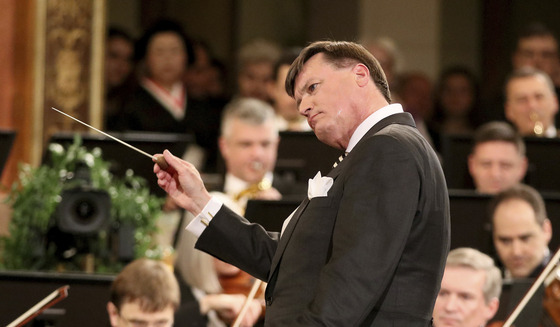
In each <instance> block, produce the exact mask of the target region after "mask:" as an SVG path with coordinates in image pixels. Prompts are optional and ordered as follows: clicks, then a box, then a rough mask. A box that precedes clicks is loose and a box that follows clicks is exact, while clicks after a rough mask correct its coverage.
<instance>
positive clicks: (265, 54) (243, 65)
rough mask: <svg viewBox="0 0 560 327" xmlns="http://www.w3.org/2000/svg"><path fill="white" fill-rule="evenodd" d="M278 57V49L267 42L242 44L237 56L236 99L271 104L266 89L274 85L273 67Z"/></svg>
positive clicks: (261, 40)
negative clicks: (250, 99)
mask: <svg viewBox="0 0 560 327" xmlns="http://www.w3.org/2000/svg"><path fill="white" fill-rule="evenodd" d="M279 57H280V48H279V47H278V45H277V44H276V43H274V42H271V41H269V40H264V39H255V40H252V41H250V42H248V43H246V44H244V45H243V46H242V47H241V49H240V50H239V53H238V56H237V71H238V73H237V88H238V90H237V97H249V98H256V99H259V100H262V101H266V102H268V103H271V101H272V99H271V97H270V94H269V93H268V88H269V84H273V83H274V80H273V74H274V72H273V71H274V65H275V64H276V61H277V60H278V58H279Z"/></svg>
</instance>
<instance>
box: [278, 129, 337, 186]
mask: <svg viewBox="0 0 560 327" xmlns="http://www.w3.org/2000/svg"><path fill="white" fill-rule="evenodd" d="M341 154H342V150H338V149H335V148H332V147H330V146H328V145H326V144H325V143H323V142H321V141H319V140H318V139H317V137H316V136H315V134H314V133H313V132H293V131H282V132H280V143H279V144H278V156H277V159H276V167H275V168H274V171H275V173H277V174H278V175H282V176H287V175H288V176H290V177H291V178H292V179H293V180H294V181H297V182H305V183H306V182H307V180H308V179H309V178H313V176H315V174H317V172H318V171H321V175H323V176H325V175H327V174H328V173H329V171H330V170H331V169H332V164H333V162H335V161H336V159H337V158H338V157H339V156H340V155H341Z"/></svg>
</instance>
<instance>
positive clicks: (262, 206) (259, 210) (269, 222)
mask: <svg viewBox="0 0 560 327" xmlns="http://www.w3.org/2000/svg"><path fill="white" fill-rule="evenodd" d="M300 203H301V201H297V200H249V201H247V207H246V209H245V218H247V220H249V221H250V222H252V223H256V224H259V225H261V226H263V227H264V229H265V230H267V231H270V232H280V231H281V230H282V224H283V223H284V220H286V218H288V216H289V215H290V214H291V213H292V212H293V211H294V210H296V208H297V207H298V205H299V204H300Z"/></svg>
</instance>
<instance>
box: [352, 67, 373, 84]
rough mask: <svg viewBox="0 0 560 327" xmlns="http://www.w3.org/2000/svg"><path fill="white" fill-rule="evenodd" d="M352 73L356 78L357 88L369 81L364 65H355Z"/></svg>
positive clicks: (367, 70)
mask: <svg viewBox="0 0 560 327" xmlns="http://www.w3.org/2000/svg"><path fill="white" fill-rule="evenodd" d="M352 72H353V73H354V76H356V83H358V85H359V86H365V85H367V84H368V83H369V82H370V81H371V79H370V76H369V69H368V68H367V67H366V65H364V64H357V65H355V66H354V68H353V69H352Z"/></svg>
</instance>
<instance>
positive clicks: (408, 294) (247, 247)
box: [154, 41, 449, 327]
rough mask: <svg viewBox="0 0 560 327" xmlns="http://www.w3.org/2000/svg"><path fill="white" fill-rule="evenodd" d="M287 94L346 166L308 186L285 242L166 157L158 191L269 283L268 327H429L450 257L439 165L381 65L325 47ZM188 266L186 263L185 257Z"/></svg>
mask: <svg viewBox="0 0 560 327" xmlns="http://www.w3.org/2000/svg"><path fill="white" fill-rule="evenodd" d="M286 90H287V92H288V93H289V94H290V95H291V96H293V97H294V98H295V99H296V101H297V104H298V109H299V111H300V113H301V114H302V115H304V116H306V117H307V120H308V122H309V124H310V126H311V127H312V128H313V130H314V132H315V134H316V135H317V137H318V138H319V140H321V141H322V142H324V143H326V144H328V145H331V146H333V147H336V148H339V149H341V150H343V151H344V152H347V153H348V155H347V156H346V157H345V158H344V160H342V161H341V163H340V164H338V165H336V167H335V168H334V169H333V170H332V171H331V172H330V173H329V174H328V175H327V176H325V177H320V176H317V177H316V178H315V179H314V180H313V181H311V182H310V186H311V187H310V189H309V194H308V197H309V198H308V199H306V200H304V201H303V202H302V204H301V205H300V206H299V208H298V209H297V210H296V211H295V212H294V213H293V214H292V215H291V216H290V217H288V219H287V220H286V222H285V223H284V228H283V231H282V234H281V235H279V234H278V233H266V232H265V231H264V230H263V228H262V227H261V226H259V225H254V224H249V223H248V222H247V221H246V220H245V219H244V218H241V217H239V216H238V215H236V214H234V213H233V212H232V211H231V210H229V209H228V208H227V207H225V206H222V205H221V203H219V202H217V201H216V200H215V199H213V198H212V197H211V196H210V195H209V193H208V192H207V191H206V190H205V189H204V187H203V184H202V181H201V179H200V177H199V175H198V172H197V171H196V170H195V169H194V167H193V166H192V165H190V164H189V163H187V162H185V161H182V160H180V159H178V158H177V157H175V156H173V155H171V153H169V152H168V151H165V152H164V157H165V159H166V160H167V162H168V164H169V165H170V168H168V169H167V170H166V171H164V170H161V169H160V168H159V166H154V171H155V173H156V174H157V176H158V183H159V185H160V186H161V187H162V188H164V189H165V190H166V191H167V192H168V193H169V195H170V196H171V197H173V198H174V199H175V201H177V203H178V204H179V205H181V206H182V207H184V208H185V209H187V210H189V211H190V212H192V213H193V214H195V215H196V218H195V219H194V220H193V222H192V223H191V224H190V225H189V226H188V229H189V230H190V231H192V232H193V233H195V234H197V235H200V236H199V239H198V241H197V244H196V247H197V248H199V249H202V250H204V251H206V252H208V253H211V254H213V255H215V256H217V257H218V258H220V259H222V260H224V261H226V262H229V263H232V264H234V265H236V266H238V267H239V268H241V269H243V270H245V271H247V272H249V273H251V274H252V275H254V276H256V277H258V278H260V279H263V280H265V281H267V282H268V287H267V290H266V295H265V298H266V302H267V311H266V318H265V325H267V326H312V325H321V326H407V327H409V326H413V327H414V326H430V325H431V315H432V309H433V306H434V302H435V298H436V296H437V294H438V291H439V287H440V282H441V278H442V274H443V269H444V265H445V260H446V256H447V253H448V250H449V200H448V194H447V188H446V185H445V180H444V177H443V172H442V170H441V167H440V164H439V161H438V159H437V157H436V155H435V153H434V151H433V150H432V148H431V147H430V145H429V144H428V143H427V142H426V140H425V139H424V138H423V137H422V136H421V135H420V133H419V132H418V130H417V129H416V128H415V126H414V121H413V119H412V117H411V116H410V115H409V114H408V113H403V111H402V107H401V106H400V105H398V104H394V105H389V103H390V101H391V98H390V93H389V90H388V86H387V82H386V79H385V75H384V73H383V71H382V70H381V68H380V66H379V63H378V62H377V60H376V59H375V58H374V57H373V56H372V55H371V54H370V53H369V52H368V51H367V50H365V49H364V48H363V47H362V46H360V45H358V44H355V43H351V42H330V41H325V42H315V43H312V44H311V45H309V46H308V47H306V48H305V49H304V50H303V51H302V52H301V54H300V56H299V57H298V58H297V59H296V61H295V62H294V63H293V64H292V67H291V68H290V72H289V73H288V77H287V80H286ZM178 260H181V258H178Z"/></svg>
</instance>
